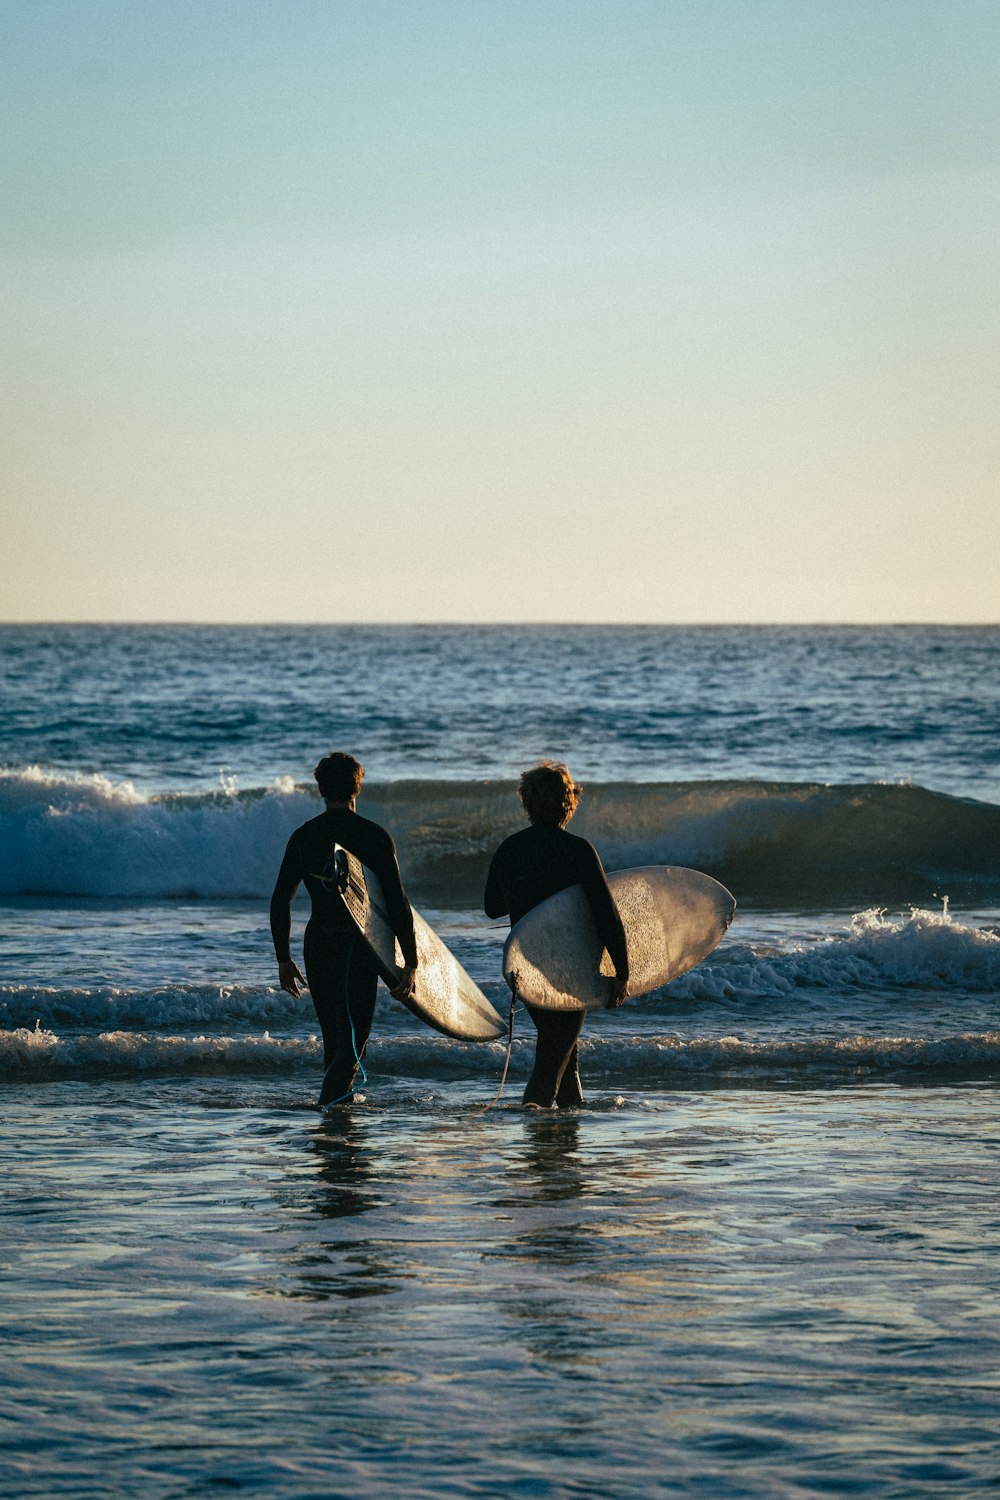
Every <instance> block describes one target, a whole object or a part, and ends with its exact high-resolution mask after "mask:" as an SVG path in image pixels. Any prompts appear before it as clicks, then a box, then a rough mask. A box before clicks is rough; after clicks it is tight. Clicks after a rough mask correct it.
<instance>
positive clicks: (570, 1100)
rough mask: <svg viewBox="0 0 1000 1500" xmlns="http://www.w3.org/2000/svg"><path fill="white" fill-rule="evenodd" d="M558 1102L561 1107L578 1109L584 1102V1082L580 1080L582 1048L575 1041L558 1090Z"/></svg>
mask: <svg viewBox="0 0 1000 1500" xmlns="http://www.w3.org/2000/svg"><path fill="white" fill-rule="evenodd" d="M556 1103H557V1104H558V1106H559V1108H560V1109H576V1108H577V1106H578V1105H580V1104H582V1103H583V1084H582V1083H581V1082H580V1048H579V1046H578V1045H577V1044H576V1043H575V1042H574V1043H573V1050H572V1052H571V1053H570V1055H569V1057H568V1059H567V1061H566V1067H565V1069H564V1070H563V1076H562V1078H561V1079H560V1080H559V1087H558V1089H557V1090H556Z"/></svg>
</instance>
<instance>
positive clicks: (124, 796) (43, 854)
mask: <svg viewBox="0 0 1000 1500" xmlns="http://www.w3.org/2000/svg"><path fill="white" fill-rule="evenodd" d="M317 811H319V804H318V802H317V799H316V798H315V797H311V796H309V795H308V794H306V793H303V792H301V791H298V790H296V789H295V788H294V787H290V786H289V784H288V779H287V778H283V780H282V782H281V783H280V784H276V785H275V786H273V787H270V788H268V789H267V790H266V791H263V792H260V793H258V794H245V793H244V794H242V795H237V794H235V793H234V792H233V791H232V790H231V789H230V790H220V791H219V792H218V793H216V794H215V795H212V796H200V797H164V798H150V797H146V796H143V795H142V794H141V793H139V792H137V791H136V790H135V788H134V787H133V786H132V784H131V782H127V781H126V782H112V781H110V780H109V779H108V778H107V777H105V776H101V775H92V776H84V775H76V776H57V775H54V774H52V773H49V772H45V771H42V770H40V769H39V768H38V767H37V766H36V767H30V768H29V769H28V770H26V771H10V770H4V771H0V892H4V893H8V894H13V893H18V892H33V893H34V892H38V893H53V894H63V895H78V896H135V897H140V898H141V897H157V896H159V897H175V896H195V897H197V896H202V897H222V898H227V897H229V898H236V897H248V898H264V897H266V896H267V895H268V894H269V892H270V890H271V887H272V885H273V883H274V877H275V873H276V870H277V866H278V862H279V860H280V858H281V854H282V852H283V849H284V846H285V842H286V841H287V838H288V835H289V834H290V833H291V831H292V829H293V828H295V827H296V826H297V825H298V824H299V823H302V822H304V821H305V819H306V818H308V817H313V816H315V814H316V813H317Z"/></svg>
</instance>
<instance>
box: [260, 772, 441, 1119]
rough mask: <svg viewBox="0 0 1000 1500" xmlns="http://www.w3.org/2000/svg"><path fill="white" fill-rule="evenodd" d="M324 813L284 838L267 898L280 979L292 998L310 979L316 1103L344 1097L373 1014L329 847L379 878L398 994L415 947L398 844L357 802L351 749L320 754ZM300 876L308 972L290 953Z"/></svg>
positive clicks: (374, 979) (364, 962)
mask: <svg viewBox="0 0 1000 1500" xmlns="http://www.w3.org/2000/svg"><path fill="white" fill-rule="evenodd" d="M313 774H314V776H315V777H316V784H317V786H318V787H319V791H320V796H321V797H322V798H323V800H324V802H325V803H326V811H325V812H323V813H320V815H319V817H318V818H311V819H310V820H309V822H308V823H303V824H302V826H301V828H297V829H296V830H295V832H294V833H293V834H292V836H291V838H290V839H289V840H288V847H287V849H286V850H285V857H284V859H283V860H282V862H281V869H280V870H279V872H278V879H277V881H276V882H275V886H274V892H273V894H272V896H271V937H272V939H273V941H274V952H275V956H276V958H277V960H278V982H279V983H280V985H281V988H282V989H283V990H286V991H287V992H288V994H289V995H294V996H295V997H296V998H297V997H298V996H299V995H300V994H301V990H300V988H299V986H300V985H305V984H308V988H309V993H310V995H311V996H312V1002H313V1005H314V1006H315V1007H316V1017H317V1019H318V1021H319V1024H320V1029H321V1031H322V1033H323V1067H324V1070H325V1071H324V1077H323V1088H322V1091H321V1093H320V1098H319V1102H320V1104H321V1105H326V1104H336V1103H340V1102H344V1103H346V1102H347V1101H348V1100H350V1099H351V1098H352V1096H353V1090H354V1080H355V1078H356V1076H357V1072H358V1069H359V1067H360V1066H361V1059H362V1058H363V1057H364V1053H365V1047H366V1046H367V1044H368V1034H369V1032H370V1031H371V1028H372V1018H373V1017H374V1014H375V994H376V990H377V988H378V971H377V969H376V967H375V960H374V958H373V957H372V955H371V953H370V952H369V950H368V949H367V947H366V946H365V944H363V943H361V942H355V941H354V938H355V931H356V929H355V928H354V926H353V925H352V923H351V921H350V918H349V917H348V915H347V912H346V910H345V908H344V905H343V903H342V902H341V901H340V900H339V899H338V897H337V895H336V879H335V872H334V871H333V869H332V857H333V849H334V846H335V845H339V846H341V847H342V848H344V849H347V850H349V851H350V853H351V854H354V855H356V856H357V858H358V859H359V860H361V862H362V864H365V865H367V866H368V868H369V869H370V870H372V871H374V873H375V874H376V875H377V876H378V878H379V881H380V882H381V886H382V894H383V897H384V900H385V908H386V914H387V916H388V918H389V921H390V923H391V925H392V929H393V931H394V932H395V934H396V937H397V938H398V939H399V946H400V949H401V950H402V954H403V974H402V977H401V979H400V981H399V984H398V985H396V986H395V988H394V989H393V991H392V993H393V994H394V995H395V996H396V998H397V999H398V1000H405V999H408V998H409V996H410V995H411V994H412V992H413V982H414V976H415V974H416V969H417V945H416V941H415V939H414V934H413V913H412V912H411V911H410V904H409V902H408V901H407V899H406V892H405V891H404V890H403V883H402V880H401V879H400V875H399V865H398V864H397V862H396V846H395V844H394V843H393V841H392V838H391V836H390V835H389V834H388V833H387V832H386V830H385V829H384V828H382V827H380V826H379V824H378V823H373V822H372V821H371V820H370V819H369V818H363V817H361V816H360V814H359V813H358V812H357V811H356V809H355V803H356V800H357V797H358V794H359V792H360V790H361V778H362V777H363V776H364V774H365V773H364V767H363V766H362V765H361V764H360V762H358V761H356V760H355V759H354V756H353V755H345V754H343V753H342V752H340V751H337V752H333V753H331V754H330V755H326V756H324V757H323V759H322V760H321V761H320V763H319V765H318V766H317V767H316V770H315V771H314V773H313ZM302 881H305V885H306V889H307V890H308V892H309V895H310V898H311V899H312V913H311V915H310V918H309V922H308V925H307V926H306V930H305V937H304V940H303V945H302V948H303V955H304V958H305V966H306V977H305V978H303V976H302V974H301V972H300V970H299V968H298V965H297V964H296V963H295V962H294V960H293V959H292V954H291V946H290V941H289V940H290V936H291V901H292V897H293V896H294V894H295V892H296V890H297V889H298V887H299V885H300V883H301V882H302Z"/></svg>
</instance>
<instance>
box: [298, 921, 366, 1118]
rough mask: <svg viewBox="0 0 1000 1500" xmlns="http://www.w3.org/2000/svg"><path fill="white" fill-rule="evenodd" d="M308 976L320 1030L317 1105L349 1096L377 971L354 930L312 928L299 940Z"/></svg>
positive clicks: (364, 1044)
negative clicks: (320, 1084)
mask: <svg viewBox="0 0 1000 1500" xmlns="http://www.w3.org/2000/svg"><path fill="white" fill-rule="evenodd" d="M303 954H304V957H305V964H306V979H307V980H308V983H309V993H310V995H311V996H312V1001H313V1005H314V1006H315V1008H316V1019H317V1020H318V1021H319V1025H320V1030H321V1031H322V1033H323V1068H324V1077H323V1088H322V1092H321V1094H320V1101H319V1102H320V1103H321V1104H328V1103H331V1102H332V1101H333V1100H336V1099H341V1098H344V1097H345V1096H346V1095H348V1094H350V1092H351V1089H352V1088H353V1086H354V1079H355V1076H356V1074H357V1071H358V1062H359V1060H360V1059H361V1058H363V1057H364V1055H365V1048H366V1047H367V1045H368V1035H369V1032H370V1031H371V1029H372V1019H373V1017H374V1015H375V997H376V992H377V990H378V970H377V969H376V968H375V964H374V962H373V960H372V959H371V957H370V955H369V954H368V952H367V950H366V949H365V948H364V947H363V945H362V944H361V943H360V942H356V941H355V940H354V937H353V935H352V934H349V933H341V932H333V933H331V932H323V931H320V932H312V933H311V932H310V931H309V928H308V927H307V928H306V934H305V940H304V942H303Z"/></svg>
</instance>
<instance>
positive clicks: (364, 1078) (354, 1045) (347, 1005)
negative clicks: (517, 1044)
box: [323, 934, 506, 1109]
mask: <svg viewBox="0 0 1000 1500" xmlns="http://www.w3.org/2000/svg"><path fill="white" fill-rule="evenodd" d="M356 941H357V934H355V936H354V937H352V938H351V946H350V947H349V948H348V950H347V967H346V969H345V971H344V1009H345V1010H346V1011H347V1019H348V1021H349V1022H350V1027H351V1050H352V1051H353V1053H354V1061H355V1062H356V1063H357V1065H358V1069H359V1070H360V1073H361V1087H362V1088H364V1086H365V1084H366V1083H367V1082H368V1074H367V1073H366V1072H365V1065H364V1063H363V1062H362V1061H361V1058H360V1057H359V1056H358V1039H357V1035H356V1033H355V1030H354V1017H353V1016H352V1015H351V959H352V958H353V957H354V944H355V942H356ZM504 1072H506V1069H504ZM355 1082H356V1079H355V1080H353V1081H352V1083H351V1086H350V1088H349V1089H348V1090H347V1092H346V1094H341V1095H340V1097H339V1099H330V1100H328V1101H327V1103H326V1104H324V1105H323V1108H324V1109H332V1108H333V1106H334V1105H335V1104H343V1102H344V1100H345V1099H350V1097H351V1095H352V1094H353V1093H354V1083H355Z"/></svg>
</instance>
